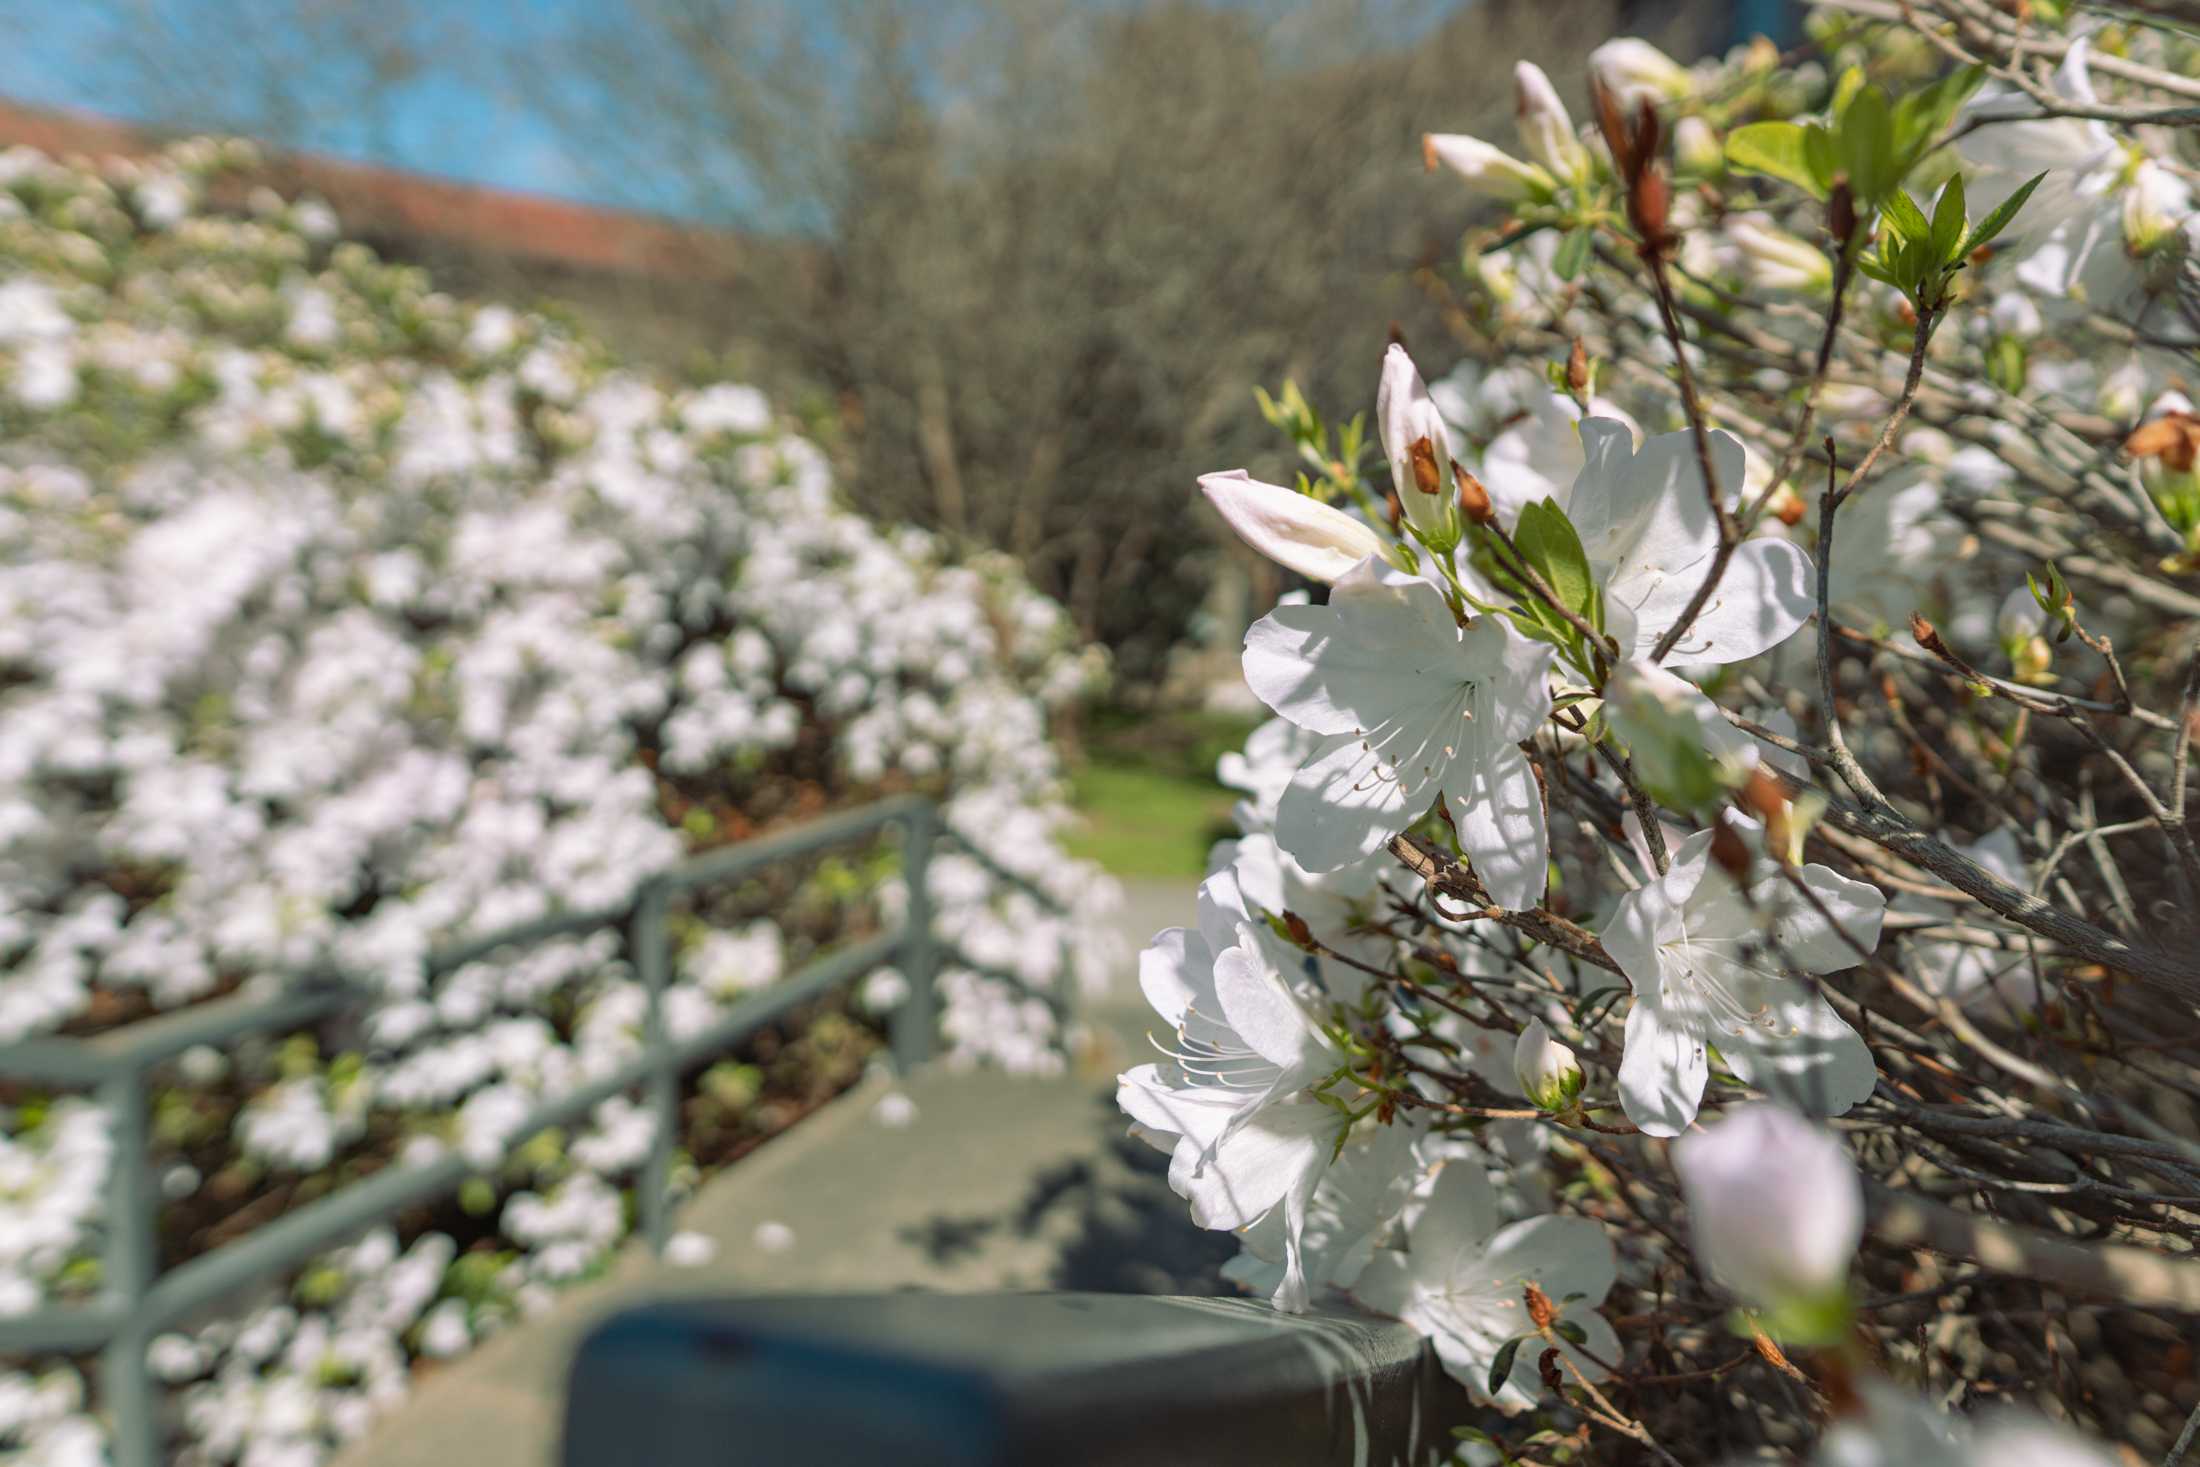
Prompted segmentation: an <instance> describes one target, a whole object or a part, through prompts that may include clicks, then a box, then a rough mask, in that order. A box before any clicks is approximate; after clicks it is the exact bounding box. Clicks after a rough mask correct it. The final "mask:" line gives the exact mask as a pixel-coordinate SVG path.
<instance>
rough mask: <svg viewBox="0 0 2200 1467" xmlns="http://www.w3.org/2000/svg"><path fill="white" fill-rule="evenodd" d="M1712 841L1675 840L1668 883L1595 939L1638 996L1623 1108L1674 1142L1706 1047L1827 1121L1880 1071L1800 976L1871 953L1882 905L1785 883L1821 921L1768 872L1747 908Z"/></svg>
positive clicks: (1691, 1111)
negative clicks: (1804, 891)
mask: <svg viewBox="0 0 2200 1467" xmlns="http://www.w3.org/2000/svg"><path fill="white" fill-rule="evenodd" d="M1729 818H1730V819H1734V818H1735V817H1731V816H1730V817H1729ZM1736 823H1737V824H1740V825H1743V826H1746V827H1749V828H1752V829H1753V828H1754V822H1749V821H1746V820H1737V821H1736ZM1711 839H1712V832H1711V831H1709V830H1704V831H1698V832H1697V833H1696V834H1694V835H1691V836H1690V837H1688V839H1686V840H1684V841H1682V842H1681V844H1680V847H1679V849H1678V850H1676V851H1675V852H1674V853H1673V858H1672V867H1671V869H1670V870H1669V871H1668V872H1667V873H1666V875H1665V876H1663V877H1662V878H1658V879H1655V880H1651V881H1648V882H1646V883H1645V884H1644V885H1642V886H1641V887H1640V888H1638V889H1636V890H1634V891H1631V892H1629V893H1627V894H1626V895H1625V896H1623V897H1621V898H1620V899H1619V904H1618V907H1617V908H1616V909H1615V910H1614V912H1613V915H1612V920H1611V921H1610V922H1609V923H1607V924H1606V926H1605V929H1604V932H1603V934H1602V936H1603V940H1604V946H1605V950H1606V951H1608V952H1609V953H1611V955H1612V957H1613V958H1614V960H1616V961H1617V962H1618V963H1619V965H1620V969H1621V971H1622V972H1624V973H1625V974H1626V975H1627V979H1628V981H1629V982H1630V983H1631V984H1633V985H1634V990H1635V997H1634V1007H1633V1008H1632V1009H1631V1010H1630V1011H1629V1013H1628V1016H1627V1034H1626V1051H1625V1054H1624V1056H1623V1058H1622V1059H1621V1061H1620V1072H1619V1091H1620V1103H1621V1106H1622V1108H1623V1109H1625V1111H1626V1112H1627V1118H1628V1119H1629V1120H1631V1121H1633V1122H1634V1123H1635V1124H1636V1125H1637V1126H1640V1127H1641V1128H1642V1129H1643V1130H1644V1131H1645V1132H1647V1133H1648V1134H1650V1135H1653V1136H1677V1135H1679V1134H1680V1133H1681V1132H1682V1131H1684V1130H1686V1129H1687V1128H1688V1126H1689V1124H1690V1123H1691V1122H1693V1121H1694V1120H1695V1119H1696V1107H1697V1104H1698V1103H1699V1102H1700V1101H1701V1099H1702V1097H1703V1088H1704V1083H1705V1081H1706V1079H1707V1078H1708V1077H1709V1074H1710V1059H1709V1051H1710V1048H1711V1047H1712V1046H1716V1047H1717V1048H1718V1051H1719V1054H1720V1057H1721V1058H1722V1059H1724V1060H1725V1062H1726V1064H1727V1066H1728V1067H1729V1068H1730V1069H1732V1070H1733V1072H1734V1073H1735V1075H1736V1076H1738V1077H1739V1078H1740V1079H1741V1080H1742V1081H1743V1082H1744V1083H1746V1084H1750V1085H1755V1086H1757V1087H1758V1088H1759V1089H1762V1090H1765V1091H1768V1092H1771V1093H1773V1094H1776V1095H1778V1096H1780V1097H1781V1098H1783V1099H1786V1100H1788V1101H1790V1102H1791V1103H1793V1104H1795V1105H1797V1106H1799V1107H1800V1108H1802V1109H1803V1110H1805V1111H1808V1112H1810V1113H1812V1114H1817V1115H1838V1114H1840V1113H1841V1112H1842V1111H1845V1110H1847V1109H1848V1108H1849V1107H1850V1106H1852V1105H1855V1104H1856V1103H1857V1102H1858V1101H1860V1100H1862V1099H1864V1097H1866V1096H1867V1095H1870V1094H1871V1092H1872V1086H1873V1085H1874V1083H1876V1076H1877V1071H1876V1069H1875V1067H1874V1065H1873V1062H1872V1056H1871V1051H1870V1050H1869V1049H1867V1048H1866V1047H1865V1045H1864V1041H1863V1040H1862V1039H1860V1038H1858V1037H1857V1035H1856V1031H1855V1030H1853V1029H1851V1028H1850V1027H1849V1026H1848V1025H1847V1024H1845V1023H1843V1022H1842V1021H1841V1018H1840V1016H1839V1015H1838V1014H1836V1013H1834V1011H1833V1008H1832V1006H1831V1005H1830V1004H1828V1003H1827V1002H1826V1000H1825V998H1824V997H1823V996H1822V995H1820V994H1819V993H1818V992H1817V991H1816V989H1815V988H1814V987H1813V986H1812V985H1811V984H1809V983H1808V982H1807V981H1805V980H1804V979H1803V978H1801V977H1799V976H1797V972H1798V970H1799V971H1800V972H1801V973H1804V974H1815V973H1830V972H1834V971H1836V970H1838V969H1841V968H1847V967H1851V966H1853V965H1854V964H1855V963H1856V962H1857V961H1858V958H1857V952H1856V948H1852V947H1851V946H1850V945H1849V943H1850V940H1853V941H1854V942H1855V943H1856V944H1857V945H1858V946H1859V947H1861V948H1862V949H1863V950H1864V951H1865V952H1870V951H1871V950H1872V949H1873V948H1874V947H1876V946H1877V945H1878V942H1879V922H1880V918H1881V917H1882V916H1883V915H1884V914H1885V909H1886V898H1885V896H1883V895H1882V894H1881V893H1880V891H1879V890H1878V888H1876V887H1872V886H1867V885H1865V884H1864V883H1863V882H1861V881H1851V880H1849V879H1848V878H1847V877H1845V876H1842V875H1840V874H1838V873H1836V872H1834V871H1831V870H1828V869H1827V868H1826V867H1824V866H1816V865H1813V866H1804V867H1802V868H1801V869H1800V870H1799V871H1797V872H1796V875H1797V877H1798V878H1799V879H1800V880H1801V881H1802V883H1803V884H1804V885H1805V886H1806V887H1808V888H1809V889H1810V891H1811V893H1812V895H1813V896H1815V897H1816V898H1817V900H1818V902H1819V903H1820V904H1822V906H1823V907H1824V911H1823V912H1821V911H1820V910H1819V908H1818V907H1817V906H1814V905H1812V904H1811V903H1810V902H1809V901H1807V900H1806V899H1805V898H1803V897H1802V896H1801V895H1800V894H1798V893H1796V892H1795V891H1794V890H1792V889H1791V888H1790V887H1789V885H1788V882H1787V879H1786V878H1785V877H1784V876H1783V875H1782V874H1781V873H1780V872H1779V871H1778V870H1776V869H1774V868H1772V867H1771V866H1770V865H1765V866H1764V867H1763V870H1764V873H1765V874H1764V875H1762V876H1760V877H1758V878H1757V879H1755V880H1754V881H1752V882H1751V884H1750V887H1749V891H1748V894H1747V897H1746V898H1745V897H1744V894H1743V892H1742V890H1741V888H1740V887H1738V886H1737V885H1736V884H1735V882H1734V881H1733V879H1732V878H1730V877H1729V876H1728V875H1727V874H1726V872H1725V871H1724V870H1723V869H1721V868H1720V867H1719V866H1718V865H1717V864H1715V863H1714V862H1713V861H1712V860H1711ZM1829 916H1830V917H1831V919H1832V920H1831V921H1830V922H1829V921H1828V920H1827V919H1828V917H1829ZM1835 924H1838V929H1839V930H1836V925H1835ZM1844 934H1845V936H1844Z"/></svg>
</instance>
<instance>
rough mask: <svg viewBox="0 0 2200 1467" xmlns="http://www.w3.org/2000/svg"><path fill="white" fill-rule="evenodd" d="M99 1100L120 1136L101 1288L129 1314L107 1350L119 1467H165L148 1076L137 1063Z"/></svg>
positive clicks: (102, 1369) (104, 1372)
mask: <svg viewBox="0 0 2200 1467" xmlns="http://www.w3.org/2000/svg"><path fill="white" fill-rule="evenodd" d="M99 1103H100V1106H101V1107H102V1108H103V1109H104V1110H105V1111H106V1112H107V1124H108V1126H109V1127H110V1134H111V1135H112V1136H113V1137H114V1150H113V1152H112V1156H113V1161H112V1162H111V1163H110V1164H109V1167H108V1172H107V1236H106V1240H105V1246H104V1248H103V1250H102V1255H101V1272H102V1274H103V1278H102V1280H101V1285H102V1287H103V1288H104V1290H105V1291H106V1292H107V1293H108V1294H109V1295H110V1296H112V1297H113V1298H115V1299H116V1300H118V1301H119V1302H120V1303H121V1304H122V1306H123V1307H124V1309H125V1311H126V1315H125V1318H124V1321H123V1323H122V1325H121V1327H120V1328H119V1329H118V1330H117V1331H116V1333H115V1335H114V1337H113V1338H112V1339H110V1340H109V1341H108V1342H107V1345H106V1348H105V1349H104V1350H102V1351H101V1352H100V1357H99V1386H100V1394H101V1395H102V1396H103V1397H104V1398H105V1401H106V1404H107V1407H108V1410H109V1411H110V1412H111V1413H112V1415H113V1418H114V1438H113V1442H112V1447H113V1459H114V1463H115V1467H160V1460H161V1452H160V1418H159V1413H158V1403H157V1402H156V1401H155V1399H154V1390H153V1377H152V1373H151V1371H150V1369H149V1368H148V1367H147V1365H146V1363H145V1352H146V1347H147V1346H148V1345H150V1344H151V1343H152V1342H151V1340H150V1339H149V1338H148V1337H147V1334H146V1331H145V1330H144V1328H143V1327H142V1326H141V1325H140V1324H139V1323H138V1318H139V1316H140V1314H141V1312H142V1311H141V1308H140V1306H141V1305H142V1304H143V1303H144V1300H145V1294H146V1291H147V1290H149V1289H150V1288H152V1286H153V1275H154V1272H155V1270H156V1268H157V1267H158V1263H159V1259H158V1248H159V1243H158V1240H157V1238H156V1237H155V1234H154V1229H155V1226H156V1224H157V1222H158V1219H157V1217H156V1216H155V1213H154V1208H155V1205H156V1203H155V1199H154V1191H153V1185H152V1170H151V1168H152V1159H151V1158H150V1157H148V1156H147V1155H146V1116H145V1076H144V1074H143V1072H141V1071H140V1070H139V1069H138V1068H137V1067H136V1066H135V1065H132V1066H130V1067H129V1068H127V1069H125V1070H123V1071H121V1072H120V1073H117V1074H113V1075H110V1076H108V1078H107V1079H106V1080H105V1081H104V1082H102V1083H101V1085H100V1087H99Z"/></svg>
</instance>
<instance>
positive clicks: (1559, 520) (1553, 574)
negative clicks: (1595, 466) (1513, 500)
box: [1513, 499, 1596, 613]
mask: <svg viewBox="0 0 2200 1467" xmlns="http://www.w3.org/2000/svg"><path fill="white" fill-rule="evenodd" d="M1513 543H1514V544H1515V545H1518V546H1519V547H1520V555H1521V558H1522V559H1524V560H1526V561H1527V562H1528V564H1529V565H1530V566H1532V567H1534V568H1535V569H1536V570H1538V571H1540V572H1541V573H1542V575H1543V579H1544V580H1546V581H1548V582H1550V585H1551V589H1552V590H1553V591H1554V592H1556V593H1557V595H1558V599H1559V600H1560V601H1561V602H1563V603H1564V604H1565V605H1566V607H1567V609H1568V610H1570V611H1579V612H1583V613H1586V612H1587V611H1588V609H1589V598H1590V596H1591V594H1592V593H1593V592H1594V591H1595V589H1596V580H1595V577H1593V576H1592V575H1591V574H1590V572H1589V553H1588V552H1587V551H1586V550H1584V549H1582V548H1581V536H1579V535H1578V534H1576V533H1575V532H1574V526H1573V522H1572V521H1571V520H1569V519H1567V518H1566V511H1564V510H1563V509H1560V508H1559V507H1558V501H1557V500H1555V499H1545V500H1543V501H1542V502H1541V503H1539V504H1531V505H1528V506H1526V507H1525V508H1523V509H1522V510H1521V512H1520V523H1519V525H1518V526H1517V527H1515V529H1514V530H1513Z"/></svg>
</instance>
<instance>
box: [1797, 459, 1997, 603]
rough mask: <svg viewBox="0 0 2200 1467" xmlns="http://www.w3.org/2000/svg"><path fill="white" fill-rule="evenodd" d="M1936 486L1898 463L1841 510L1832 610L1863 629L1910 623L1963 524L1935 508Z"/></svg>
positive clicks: (1937, 501)
mask: <svg viewBox="0 0 2200 1467" xmlns="http://www.w3.org/2000/svg"><path fill="white" fill-rule="evenodd" d="M1940 499H1941V493H1940V485H1939V484H1938V483H1936V482H1935V481H1934V480H1933V479H1932V478H1931V477H1929V476H1928V475H1927V474H1926V473H1925V472H1924V471H1923V470H1922V469H1919V468H1917V467H1915V466H1913V465H1910V464H1903V465H1901V466H1899V467H1897V468H1894V469H1892V470H1890V471H1889V472H1888V473H1887V474H1886V475H1885V476H1884V477H1882V478H1881V479H1879V480H1878V481H1877V482H1875V483H1873V484H1870V485H1868V486H1867V487H1866V488H1865V490H1864V492H1862V493H1860V494H1858V495H1856V496H1855V497H1853V498H1851V499H1850V500H1849V501H1848V502H1847V503H1845V504H1843V505H1842V506H1841V512H1840V514H1839V515H1838V516H1836V517H1835V519H1834V522H1833V583H1832V585H1831V587H1830V588H1829V598H1828V599H1829V600H1830V601H1831V602H1832V604H1833V606H1834V608H1835V609H1836V611H1838V612H1841V613H1845V614H1847V615H1849V616H1854V617H1857V618H1859V619H1860V620H1861V621H1862V622H1863V623H1864V625H1865V627H1866V628H1867V629H1869V628H1873V627H1896V626H1903V625H1905V624H1907V622H1908V621H1909V618H1910V613H1911V612H1913V611H1916V610H1918V609H1919V608H1920V607H1922V606H1924V605H1926V604H1927V602H1928V598H1929V597H1930V594H1931V589H1932V584H1933V581H1934V580H1935V578H1936V577H1938V576H1940V575H1941V574H1942V573H1944V572H1945V571H1947V570H1948V568H1949V566H1950V564H1951V562H1952V561H1953V560H1954V558H1955V554H1956V552H1955V549H1954V547H1955V546H1956V545H1957V544H1958V543H1959V542H1960V541H1961V539H1962V536H1963V533H1964V531H1963V527H1962V526H1961V525H1960V524H1958V523H1957V522H1956V520H1955V519H1953V518H1952V517H1951V516H1949V515H1948V514H1946V513H1945V512H1944V511H1943V510H1942V509H1941V507H1940Z"/></svg>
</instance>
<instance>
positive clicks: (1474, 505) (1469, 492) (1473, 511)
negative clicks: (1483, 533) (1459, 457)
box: [1451, 461, 1497, 525]
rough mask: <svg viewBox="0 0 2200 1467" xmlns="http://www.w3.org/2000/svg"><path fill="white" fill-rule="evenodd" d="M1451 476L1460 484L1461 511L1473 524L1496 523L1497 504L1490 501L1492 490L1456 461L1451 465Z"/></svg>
mask: <svg viewBox="0 0 2200 1467" xmlns="http://www.w3.org/2000/svg"><path fill="white" fill-rule="evenodd" d="M1451 476H1452V478H1453V480H1454V481H1455V482H1457V484H1458V485H1459V512H1460V513H1461V514H1463V515H1465V516H1466V517H1467V519H1468V521H1469V522H1471V523H1473V524H1477V525H1488V524H1495V523H1496V521H1497V506H1495V505H1494V504H1491V503H1490V491H1489V490H1488V489H1486V488H1484V487H1483V485H1482V481H1481V480H1480V479H1477V478H1476V477H1475V476H1474V475H1473V474H1471V473H1469V472H1468V471H1467V470H1466V469H1464V468H1462V467H1461V466H1460V465H1459V464H1458V463H1457V462H1456V461H1454V462H1453V464H1452V466H1451Z"/></svg>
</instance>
